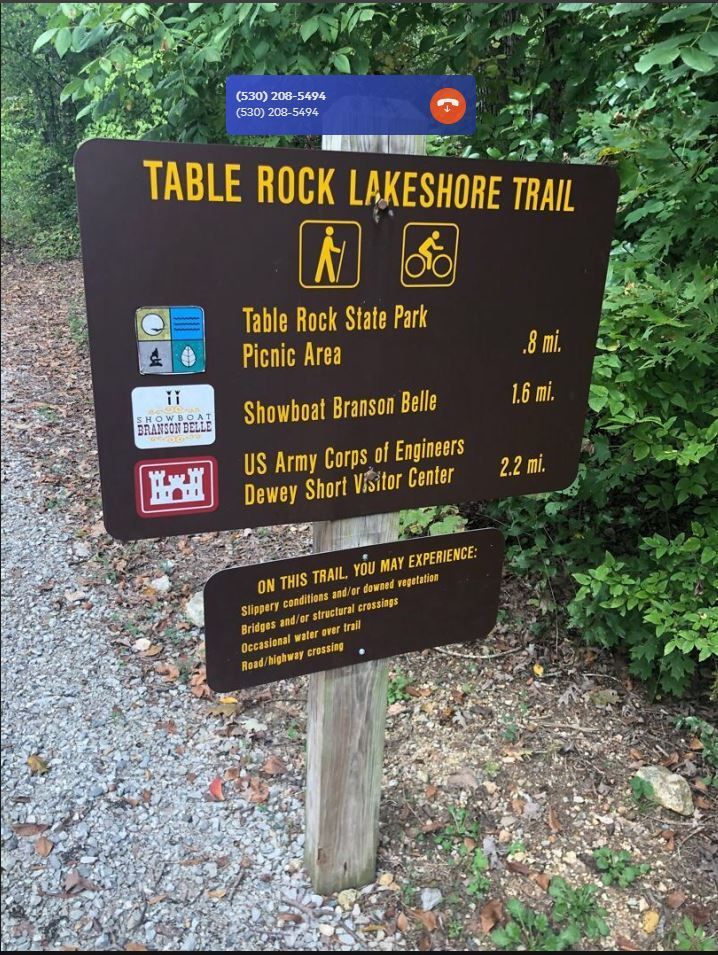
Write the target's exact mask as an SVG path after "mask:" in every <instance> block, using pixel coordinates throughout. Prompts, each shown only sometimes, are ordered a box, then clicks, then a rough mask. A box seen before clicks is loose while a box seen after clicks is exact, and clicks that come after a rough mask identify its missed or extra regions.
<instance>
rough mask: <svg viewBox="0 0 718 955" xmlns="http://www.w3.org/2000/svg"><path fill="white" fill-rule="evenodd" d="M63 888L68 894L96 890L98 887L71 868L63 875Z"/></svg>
mask: <svg viewBox="0 0 718 955" xmlns="http://www.w3.org/2000/svg"><path fill="white" fill-rule="evenodd" d="M63 888H64V889H65V892H66V893H67V894H68V895H79V894H80V892H97V891H98V890H99V888H100V887H99V885H95V883H94V882H90V880H89V879H86V878H85V877H84V876H82V875H80V873H79V872H78V871H77V869H73V870H72V871H71V872H68V873H67V875H66V876H65V882H64V885H63Z"/></svg>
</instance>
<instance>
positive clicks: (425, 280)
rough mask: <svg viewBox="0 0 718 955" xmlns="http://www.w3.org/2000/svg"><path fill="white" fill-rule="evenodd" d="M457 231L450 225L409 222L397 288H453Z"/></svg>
mask: <svg viewBox="0 0 718 955" xmlns="http://www.w3.org/2000/svg"><path fill="white" fill-rule="evenodd" d="M458 250H459V227H458V226H457V225H456V224H455V223H453V222H409V223H407V225H406V226H405V227H404V244H403V249H402V256H401V284H402V285H404V286H405V287H416V286H420V287H425V288H426V287H432V286H445V285H453V284H454V280H455V278H456V257H457V253H458Z"/></svg>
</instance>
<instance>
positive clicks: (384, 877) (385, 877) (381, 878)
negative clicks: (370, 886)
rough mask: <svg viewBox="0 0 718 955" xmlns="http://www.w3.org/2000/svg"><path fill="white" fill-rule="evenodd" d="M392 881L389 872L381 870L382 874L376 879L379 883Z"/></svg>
mask: <svg viewBox="0 0 718 955" xmlns="http://www.w3.org/2000/svg"><path fill="white" fill-rule="evenodd" d="M393 881H394V876H393V875H392V874H391V872H382V874H381V875H380V876H379V878H378V879H377V882H378V884H379V885H391V883H392V882H393Z"/></svg>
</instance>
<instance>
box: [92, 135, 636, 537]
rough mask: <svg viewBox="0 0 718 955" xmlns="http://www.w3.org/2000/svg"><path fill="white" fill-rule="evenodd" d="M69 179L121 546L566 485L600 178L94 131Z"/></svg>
mask: <svg viewBox="0 0 718 955" xmlns="http://www.w3.org/2000/svg"><path fill="white" fill-rule="evenodd" d="M365 138H370V137H365ZM418 138H419V137H414V139H418ZM355 139H356V141H357V142H360V141H361V137H355ZM76 171H77V188H78V199H79V208H80V225H81V231H82V244H83V258H84V264H85V286H86V293H87V309H88V324H89V334H90V345H91V359H92V370H93V387H94V393H95V410H96V416H97V431H98V447H99V459H100V470H101V477H102V490H103V509H104V519H105V522H106V526H107V528H108V530H109V531H110V533H111V534H113V535H114V536H117V537H120V538H123V539H136V538H143V537H160V536H166V535H171V534H185V533H193V532H197V531H207V530H221V529H230V528H237V527H248V526H257V525H266V524H271V523H278V522H280V523H281V522H288V521H297V520H302V521H322V520H336V519H338V518H342V517H349V516H356V515H359V514H370V513H382V512H395V511H397V510H398V509H399V508H402V507H409V506H412V507H415V506H420V505H428V504H435V503H436V502H437V501H461V500H473V499H486V498H494V497H504V496H510V495H516V494H527V493H532V492H537V491H549V490H554V489H557V488H561V487H565V486H567V485H568V484H570V483H571V481H572V480H573V478H574V477H575V474H576V470H577V466H578V458H579V450H580V443H581V434H582V430H583V421H584V416H585V411H586V399H587V394H588V387H589V382H590V377H591V366H592V363H593V354H594V346H595V341H596V332H597V328H598V320H599V315H600V307H601V296H602V292H603V285H604V279H605V273H606V264H607V260H608V250H609V244H610V239H611V230H612V224H613V217H614V213H615V207H616V194H617V184H616V175H615V173H614V171H613V170H612V169H610V168H608V167H600V166H588V165H575V166H574V165H544V164H540V163H514V162H492V161H471V162H467V161H466V160H460V159H453V158H452V159H449V158H437V157H431V158H428V157H425V156H416V155H383V154H378V153H377V152H376V151H374V152H371V153H369V152H366V153H356V152H354V153H343V152H329V151H323V152H312V151H307V150H282V149H263V148H240V147H235V146H207V145H189V144H176V143H147V142H120V141H110V140H92V141H90V142H87V143H85V144H84V145H83V146H82V147H81V148H80V150H79V152H78V154H77V158H76ZM379 195H381V196H382V197H383V198H384V200H385V204H387V205H388V209H386V210H385V211H384V212H383V213H379V212H378V210H377V209H375V200H376V198H377V196H379Z"/></svg>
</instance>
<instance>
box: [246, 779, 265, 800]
mask: <svg viewBox="0 0 718 955" xmlns="http://www.w3.org/2000/svg"><path fill="white" fill-rule="evenodd" d="M242 795H243V796H244V798H245V799H248V800H249V802H251V803H255V804H257V803H262V802H266V801H267V800H268V799H269V787H268V786H267V785H266V784H265V783H263V782H262V780H261V779H260V778H259V776H252V777H251V779H250V780H249V788H247V789H245V790H244V792H243V793H242Z"/></svg>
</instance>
